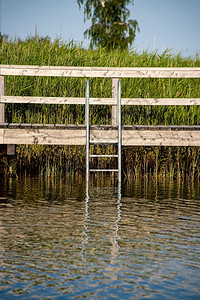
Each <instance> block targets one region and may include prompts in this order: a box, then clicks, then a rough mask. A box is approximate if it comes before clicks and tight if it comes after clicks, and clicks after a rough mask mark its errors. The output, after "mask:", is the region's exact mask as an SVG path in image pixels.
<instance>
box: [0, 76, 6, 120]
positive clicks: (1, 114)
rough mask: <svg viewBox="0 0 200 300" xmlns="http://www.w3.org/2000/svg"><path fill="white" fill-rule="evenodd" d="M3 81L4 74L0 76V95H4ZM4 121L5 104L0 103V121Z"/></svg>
mask: <svg viewBox="0 0 200 300" xmlns="http://www.w3.org/2000/svg"><path fill="white" fill-rule="evenodd" d="M4 93H5V82H4V76H0V97H2V96H4ZM3 122H5V104H0V123H3Z"/></svg>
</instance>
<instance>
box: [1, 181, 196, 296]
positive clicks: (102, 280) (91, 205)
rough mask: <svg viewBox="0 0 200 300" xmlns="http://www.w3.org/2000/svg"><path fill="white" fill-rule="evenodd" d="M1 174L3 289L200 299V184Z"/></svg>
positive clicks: (22, 293)
mask: <svg viewBox="0 0 200 300" xmlns="http://www.w3.org/2000/svg"><path fill="white" fill-rule="evenodd" d="M84 180H85V179H84V178H81V177H77V178H74V179H70V178H68V179H61V178H54V179H41V178H33V177H27V178H20V179H17V180H8V179H7V180H5V179H0V299H14V298H19V299H30V298H39V299H200V184H195V182H182V181H180V182H179V181H170V180H160V181H153V180H151V181H147V180H139V181H138V182H136V181H135V182H134V181H133V182H132V183H131V184H129V185H126V184H125V185H123V186H122V192H121V196H120V195H119V193H118V192H119V191H118V189H117V188H114V187H113V183H112V182H110V179H109V178H107V179H106V180H102V181H100V180H99V181H98V182H91V183H90V186H89V198H88V197H86V193H85V181H84Z"/></svg>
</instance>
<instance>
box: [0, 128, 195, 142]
mask: <svg viewBox="0 0 200 300" xmlns="http://www.w3.org/2000/svg"><path fill="white" fill-rule="evenodd" d="M152 128H153V127H152ZM174 129H175V128H174ZM90 133H91V140H95V141H96V140H104V141H105V140H113V141H115V140H116V141H117V129H113V130H100V129H94V128H92V127H91V132H90ZM85 141H86V130H85V128H82V129H79V130H77V129H67V130H66V129H9V128H7V129H6V128H5V129H0V143H1V144H46V145H85ZM122 145H123V146H200V130H180V129H178V126H177V129H176V130H168V129H166V130H165V129H162V130H159V129H157V130H156V128H155V126H154V130H146V129H143V130H142V129H141V128H140V130H137V129H136V130H132V129H126V130H122Z"/></svg>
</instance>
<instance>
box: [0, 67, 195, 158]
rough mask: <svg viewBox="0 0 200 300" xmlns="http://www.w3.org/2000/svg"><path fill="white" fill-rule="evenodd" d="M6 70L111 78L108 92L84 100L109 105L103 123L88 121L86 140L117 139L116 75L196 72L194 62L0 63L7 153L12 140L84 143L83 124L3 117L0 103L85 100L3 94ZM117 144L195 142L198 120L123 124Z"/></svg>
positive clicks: (190, 101)
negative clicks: (185, 123)
mask: <svg viewBox="0 0 200 300" xmlns="http://www.w3.org/2000/svg"><path fill="white" fill-rule="evenodd" d="M6 76H51V77H52V76H58V77H84V78H86V79H89V78H93V77H98V78H99V77H101V78H110V79H112V95H111V97H110V98H90V105H111V106H112V122H111V124H112V125H111V126H109V125H92V126H90V134H91V140H92V139H94V140H101V139H102V138H103V139H104V140H106V139H108V140H110V139H111V138H112V139H113V140H115V139H117V109H116V103H117V81H118V79H122V80H123V78H200V68H112V67H110V68H100V67H96V68H95V67H94V68H92V67H54V66H18V65H0V144H1V145H7V149H8V154H9V153H10V154H14V153H13V149H14V147H13V145H16V144H45V145H85V144H86V126H85V124H83V125H64V124H12V123H11V124H8V123H5V104H7V103H18V104H19V103H34V104H76V105H79V104H82V105H83V104H85V98H75V97H22V96H7V95H5V85H4V83H5V80H4V79H5V77H6ZM121 104H122V105H200V98H178V99H177V98H176V99H175V98H159V99H157V98H122V99H121ZM122 145H123V146H136V145H137V146H200V126H160V125H158V126H146V125H132V126H128V125H125V124H124V125H123V126H122Z"/></svg>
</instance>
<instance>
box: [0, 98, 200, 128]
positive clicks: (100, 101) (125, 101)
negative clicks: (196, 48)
mask: <svg viewBox="0 0 200 300" xmlns="http://www.w3.org/2000/svg"><path fill="white" fill-rule="evenodd" d="M0 103H18V104H22V103H26V104H70V105H71V104H79V105H85V98H78V97H68V98H67V97H23V96H1V97H0ZM90 104H91V105H113V106H115V104H116V97H115V96H113V98H90ZM121 104H122V105H200V98H122V99H121ZM113 125H114V124H113Z"/></svg>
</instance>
